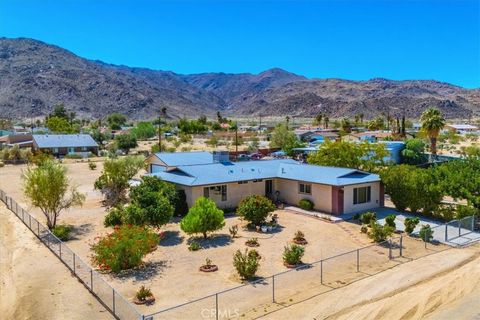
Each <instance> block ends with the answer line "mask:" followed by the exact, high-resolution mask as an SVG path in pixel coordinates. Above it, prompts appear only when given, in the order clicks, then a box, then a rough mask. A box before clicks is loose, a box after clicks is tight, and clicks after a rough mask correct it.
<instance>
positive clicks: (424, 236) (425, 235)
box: [423, 232, 427, 249]
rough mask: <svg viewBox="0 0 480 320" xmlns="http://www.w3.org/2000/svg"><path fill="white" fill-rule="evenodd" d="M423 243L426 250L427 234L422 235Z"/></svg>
mask: <svg viewBox="0 0 480 320" xmlns="http://www.w3.org/2000/svg"><path fill="white" fill-rule="evenodd" d="M423 242H424V243H425V249H427V232H425V234H424V235H423Z"/></svg>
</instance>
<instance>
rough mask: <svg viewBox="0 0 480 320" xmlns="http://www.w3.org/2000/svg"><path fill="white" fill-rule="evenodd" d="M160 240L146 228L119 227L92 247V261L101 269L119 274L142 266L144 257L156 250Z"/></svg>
mask: <svg viewBox="0 0 480 320" xmlns="http://www.w3.org/2000/svg"><path fill="white" fill-rule="evenodd" d="M158 241H159V238H158V235H157V234H156V233H154V232H153V231H151V230H149V229H148V228H146V227H139V226H131V225H124V226H117V227H115V230H114V231H113V232H112V233H110V234H108V235H107V236H105V237H102V238H100V240H99V241H98V242H97V243H96V244H94V245H93V246H92V250H93V253H94V254H93V258H92V261H93V263H94V265H96V266H97V267H98V268H99V269H101V270H105V271H112V272H119V271H121V270H126V269H131V268H134V267H137V266H139V265H141V264H142V259H143V257H144V256H145V255H146V254H147V253H149V252H152V251H153V250H155V249H156V247H157V244H158Z"/></svg>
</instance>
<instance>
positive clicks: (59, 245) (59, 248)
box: [58, 241, 62, 260]
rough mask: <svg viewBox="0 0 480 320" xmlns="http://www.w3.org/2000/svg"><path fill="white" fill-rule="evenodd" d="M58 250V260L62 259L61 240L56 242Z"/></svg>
mask: <svg viewBox="0 0 480 320" xmlns="http://www.w3.org/2000/svg"><path fill="white" fill-rule="evenodd" d="M58 251H59V252H60V260H62V242H61V241H60V243H59V244H58Z"/></svg>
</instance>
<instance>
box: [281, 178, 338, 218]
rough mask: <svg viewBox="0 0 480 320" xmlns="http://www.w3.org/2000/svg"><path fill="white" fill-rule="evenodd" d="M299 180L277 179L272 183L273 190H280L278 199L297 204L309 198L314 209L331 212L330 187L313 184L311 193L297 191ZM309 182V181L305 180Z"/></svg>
mask: <svg viewBox="0 0 480 320" xmlns="http://www.w3.org/2000/svg"><path fill="white" fill-rule="evenodd" d="M299 183H300V181H294V180H286V179H277V180H276V181H275V183H274V190H278V191H280V200H282V201H284V202H287V203H289V204H291V205H294V206H298V202H299V201H300V200H302V199H309V200H310V201H312V202H313V204H314V209H315V210H318V211H323V212H327V213H328V212H332V187H331V186H327V185H323V184H315V183H311V185H312V194H311V195H307V194H303V193H299V187H298V184H299ZM305 183H309V182H305Z"/></svg>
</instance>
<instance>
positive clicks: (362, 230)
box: [360, 225, 368, 233]
mask: <svg viewBox="0 0 480 320" xmlns="http://www.w3.org/2000/svg"><path fill="white" fill-rule="evenodd" d="M360 232H361V233H367V232H368V227H367V226H366V225H362V227H361V228H360Z"/></svg>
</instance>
